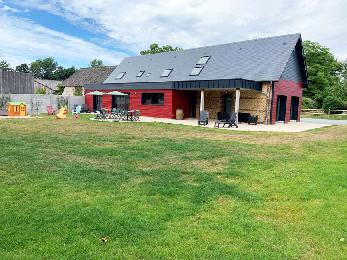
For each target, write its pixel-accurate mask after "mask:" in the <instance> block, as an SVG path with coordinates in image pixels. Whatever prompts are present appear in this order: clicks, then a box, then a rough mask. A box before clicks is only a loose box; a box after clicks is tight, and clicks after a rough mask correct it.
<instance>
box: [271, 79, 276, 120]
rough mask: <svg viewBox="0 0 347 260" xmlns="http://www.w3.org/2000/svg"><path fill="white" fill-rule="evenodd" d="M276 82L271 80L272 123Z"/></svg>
mask: <svg viewBox="0 0 347 260" xmlns="http://www.w3.org/2000/svg"><path fill="white" fill-rule="evenodd" d="M274 94H275V83H274V82H273V81H271V108H270V125H271V124H272V109H273V104H274Z"/></svg>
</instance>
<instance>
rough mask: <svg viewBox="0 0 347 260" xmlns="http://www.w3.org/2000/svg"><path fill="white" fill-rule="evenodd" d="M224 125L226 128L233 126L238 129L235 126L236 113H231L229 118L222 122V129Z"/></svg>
mask: <svg viewBox="0 0 347 260" xmlns="http://www.w3.org/2000/svg"><path fill="white" fill-rule="evenodd" d="M225 125H228V127H232V126H235V127H236V128H239V126H238V125H237V124H236V113H231V116H230V117H229V118H228V119H227V120H226V121H225V122H224V124H223V127H224V126H225Z"/></svg>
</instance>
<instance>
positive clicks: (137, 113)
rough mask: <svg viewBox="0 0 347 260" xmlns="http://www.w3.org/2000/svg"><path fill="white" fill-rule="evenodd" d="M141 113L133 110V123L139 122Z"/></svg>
mask: <svg viewBox="0 0 347 260" xmlns="http://www.w3.org/2000/svg"><path fill="white" fill-rule="evenodd" d="M140 116H141V112H140V110H135V115H134V119H135V121H140Z"/></svg>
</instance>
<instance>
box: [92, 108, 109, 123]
mask: <svg viewBox="0 0 347 260" xmlns="http://www.w3.org/2000/svg"><path fill="white" fill-rule="evenodd" d="M107 116H108V115H107V113H106V110H105V109H103V108H102V109H100V111H99V110H96V116H95V118H94V119H96V120H106V119H107Z"/></svg>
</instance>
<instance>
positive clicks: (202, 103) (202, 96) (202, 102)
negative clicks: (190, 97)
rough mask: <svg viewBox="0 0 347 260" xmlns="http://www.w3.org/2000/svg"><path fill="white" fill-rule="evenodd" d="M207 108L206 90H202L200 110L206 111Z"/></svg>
mask: <svg viewBox="0 0 347 260" xmlns="http://www.w3.org/2000/svg"><path fill="white" fill-rule="evenodd" d="M204 110H205V93H204V90H203V89H202V90H201V94H200V111H204Z"/></svg>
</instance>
